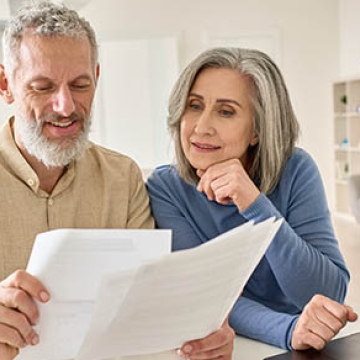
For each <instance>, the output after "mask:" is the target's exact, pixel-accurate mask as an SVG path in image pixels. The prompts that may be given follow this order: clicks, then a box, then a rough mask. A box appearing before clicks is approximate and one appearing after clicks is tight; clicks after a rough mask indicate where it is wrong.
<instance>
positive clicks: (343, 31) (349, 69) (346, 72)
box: [339, 0, 360, 78]
mask: <svg viewBox="0 0 360 360" xmlns="http://www.w3.org/2000/svg"><path fill="white" fill-rule="evenodd" d="M359 14H360V1H359V0H339V30H340V71H339V76H340V77H341V78H351V77H360V41H359V39H360V21H359Z"/></svg>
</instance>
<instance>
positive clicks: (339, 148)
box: [334, 145, 360, 153]
mask: <svg viewBox="0 0 360 360" xmlns="http://www.w3.org/2000/svg"><path fill="white" fill-rule="evenodd" d="M334 150H335V151H344V152H346V151H348V152H354V153H360V147H344V146H343V147H342V146H339V145H335V146H334Z"/></svg>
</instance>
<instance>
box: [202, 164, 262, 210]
mask: <svg viewBox="0 0 360 360" xmlns="http://www.w3.org/2000/svg"><path fill="white" fill-rule="evenodd" d="M197 175H198V176H199V178H200V181H199V183H198V186H197V189H198V191H202V192H204V193H205V194H206V196H207V198H208V199H209V200H210V201H211V200H216V201H217V202H218V203H220V204H227V203H228V202H229V201H232V202H233V203H234V204H235V205H236V206H237V208H238V209H239V211H244V210H245V209H247V208H248V207H249V206H250V205H251V204H252V203H253V202H254V201H255V200H256V199H257V198H258V197H259V195H260V191H259V189H258V188H257V187H256V186H255V184H254V183H253V181H252V180H251V179H250V177H249V175H248V174H247V172H246V170H245V169H244V167H243V165H242V163H241V162H240V160H238V159H230V160H226V161H223V162H221V163H217V164H214V165H211V166H210V167H209V168H207V170H205V171H203V170H197Z"/></svg>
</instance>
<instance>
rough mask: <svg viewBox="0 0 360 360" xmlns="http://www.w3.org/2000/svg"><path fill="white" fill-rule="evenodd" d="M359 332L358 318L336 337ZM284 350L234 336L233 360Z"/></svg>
mask: <svg viewBox="0 0 360 360" xmlns="http://www.w3.org/2000/svg"><path fill="white" fill-rule="evenodd" d="M354 310H355V311H356V312H357V313H358V314H359V316H360V305H359V306H355V307H354ZM357 332H360V320H358V321H356V322H354V323H348V324H347V325H346V327H345V328H344V329H342V331H341V332H340V333H339V334H338V335H337V336H336V338H339V337H343V336H347V335H350V334H354V333H357ZM284 352H285V350H283V349H280V348H277V347H274V346H271V345H267V344H264V343H261V342H259V341H255V340H251V339H247V338H244V337H241V336H237V337H236V338H235V349H234V353H233V360H262V359H264V358H265V357H268V356H272V355H277V354H281V353H284ZM180 359H181V358H180V357H179V356H177V355H176V354H174V353H170V352H166V353H162V354H156V355H146V356H128V357H123V358H121V359H117V360H180Z"/></svg>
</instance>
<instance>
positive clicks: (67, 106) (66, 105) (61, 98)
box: [53, 86, 75, 117]
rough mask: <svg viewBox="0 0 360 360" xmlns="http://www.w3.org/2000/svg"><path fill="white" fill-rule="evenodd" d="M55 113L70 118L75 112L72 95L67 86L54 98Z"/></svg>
mask: <svg viewBox="0 0 360 360" xmlns="http://www.w3.org/2000/svg"><path fill="white" fill-rule="evenodd" d="M53 110H54V112H56V113H58V114H59V115H62V116H64V117H68V116H70V115H71V114H72V113H73V112H74V111H75V103H74V99H73V97H72V93H71V91H70V89H69V88H68V87H67V86H63V87H61V88H60V89H59V90H58V91H57V92H56V93H55V94H54V97H53Z"/></svg>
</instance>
